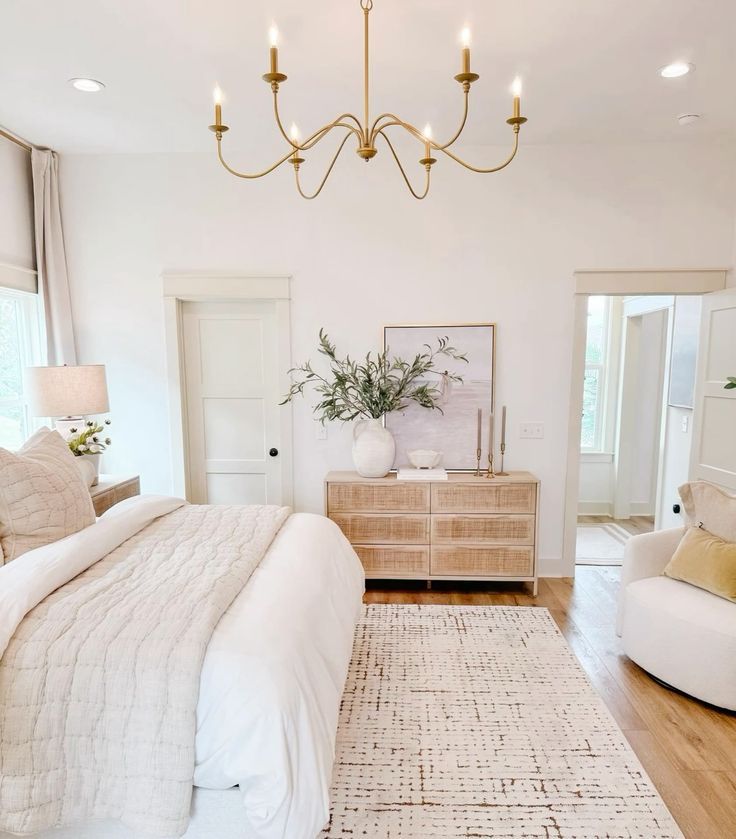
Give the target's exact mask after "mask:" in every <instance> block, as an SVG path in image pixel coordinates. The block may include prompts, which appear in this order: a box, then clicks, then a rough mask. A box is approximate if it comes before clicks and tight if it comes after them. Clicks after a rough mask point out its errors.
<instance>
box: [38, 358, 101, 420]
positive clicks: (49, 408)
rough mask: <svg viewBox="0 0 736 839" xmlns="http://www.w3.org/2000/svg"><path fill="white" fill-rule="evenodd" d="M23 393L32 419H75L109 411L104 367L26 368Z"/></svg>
mask: <svg viewBox="0 0 736 839" xmlns="http://www.w3.org/2000/svg"><path fill="white" fill-rule="evenodd" d="M25 391H26V399H27V400H28V404H29V406H30V410H31V414H32V415H33V416H34V417H79V416H84V415H86V414H104V413H106V412H107V411H109V410H110V405H109V402H108V398H107V379H106V378H105V365H104V364H81V365H79V366H75V367H69V366H67V365H64V366H63V367H26V371H25Z"/></svg>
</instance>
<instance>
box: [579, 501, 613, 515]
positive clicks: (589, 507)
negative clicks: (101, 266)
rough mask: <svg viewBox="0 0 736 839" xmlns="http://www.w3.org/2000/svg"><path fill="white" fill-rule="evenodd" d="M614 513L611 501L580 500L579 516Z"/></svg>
mask: <svg viewBox="0 0 736 839" xmlns="http://www.w3.org/2000/svg"><path fill="white" fill-rule="evenodd" d="M612 513H613V504H611V502H610V501H578V515H579V516H610V515H612Z"/></svg>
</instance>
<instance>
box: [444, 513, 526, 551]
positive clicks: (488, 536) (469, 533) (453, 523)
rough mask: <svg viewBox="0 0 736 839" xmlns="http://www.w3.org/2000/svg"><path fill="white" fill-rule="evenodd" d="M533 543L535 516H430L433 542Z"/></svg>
mask: <svg viewBox="0 0 736 839" xmlns="http://www.w3.org/2000/svg"><path fill="white" fill-rule="evenodd" d="M454 542H471V543H472V542H482V543H486V544H489V543H490V544H500V545H533V544H534V516H434V515H433V516H432V544H433V545H435V544H452V543H454Z"/></svg>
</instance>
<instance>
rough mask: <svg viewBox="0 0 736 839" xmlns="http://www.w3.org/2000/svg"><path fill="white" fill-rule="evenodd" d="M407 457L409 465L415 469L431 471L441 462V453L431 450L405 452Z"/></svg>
mask: <svg viewBox="0 0 736 839" xmlns="http://www.w3.org/2000/svg"><path fill="white" fill-rule="evenodd" d="M407 455H408V456H409V463H411V465H412V466H413V467H414V468H415V469H433V468H434V467H435V466H439V464H440V461H441V460H442V452H435V451H432V450H431V449H414V451H411V452H407Z"/></svg>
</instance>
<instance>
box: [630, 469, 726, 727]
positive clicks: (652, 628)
mask: <svg viewBox="0 0 736 839" xmlns="http://www.w3.org/2000/svg"><path fill="white" fill-rule="evenodd" d="M680 494H681V496H682V499H683V505H684V509H685V514H686V518H687V519H688V521H689V522H692V523H698V522H700V521H702V522H703V523H704V527H705V528H706V529H707V530H709V531H710V532H712V533H716V535H719V536H721V537H722V538H724V539H728V540H729V541H736V539H734V538H733V532H736V497H734V496H730V495H728V494H726V493H724V492H722V491H721V490H720V489H718V488H716V487H714V486H713V485H712V484H706V483H705V482H702V481H701V482H697V483H695V484H685V485H684V486H683V487H681V488H680ZM719 530H721V532H720V533H719V532H718V531H719ZM724 530H725V531H726V533H727V534H728V535H724V532H723V531H724ZM683 533H684V529H683V528H676V529H674V530H660V531H655V532H654V533H645V534H642V535H640V536H633V537H632V538H631V539H629V541H628V543H627V546H626V551H625V554H624V564H623V569H622V576H621V591H620V595H619V609H618V620H617V626H616V629H617V632H618V634H619V635H620V636H621V639H622V644H623V649H624V652H625V653H626V655H627V656H628V657H629V658H630V659H631V660H632V661H634V662H636V663H637V664H638V665H639V666H640V667H642V668H643V669H644V670H646V671H647V672H648V673H650V674H651V675H652V676H655V677H656V678H657V679H660V680H661V681H663V682H666V683H667V684H668V685H671V686H672V687H675V688H677V689H678V690H681V691H683V692H684V693H687V694H689V695H690V696H694V697H696V698H698V699H701V700H703V701H704V702H708V703H710V704H712V705H716V706H718V707H719V708H728V709H729V710H732V711H736V603H733V602H731V601H730V600H726V599H725V598H723V597H718V596H717V595H715V594H711V593H710V592H708V591H705V590H703V589H701V588H697V587H696V586H692V585H690V584H689V583H684V582H681V581H679V580H674V579H671V578H669V577H665V576H663V575H662V572H663V571H664V569H665V566H666V565H667V563H668V562H669V561H670V559H671V558H672V555H673V553H674V552H675V549H676V548H677V545H678V544H679V542H680V539H681V538H682V535H683ZM729 536H731V538H729Z"/></svg>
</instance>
